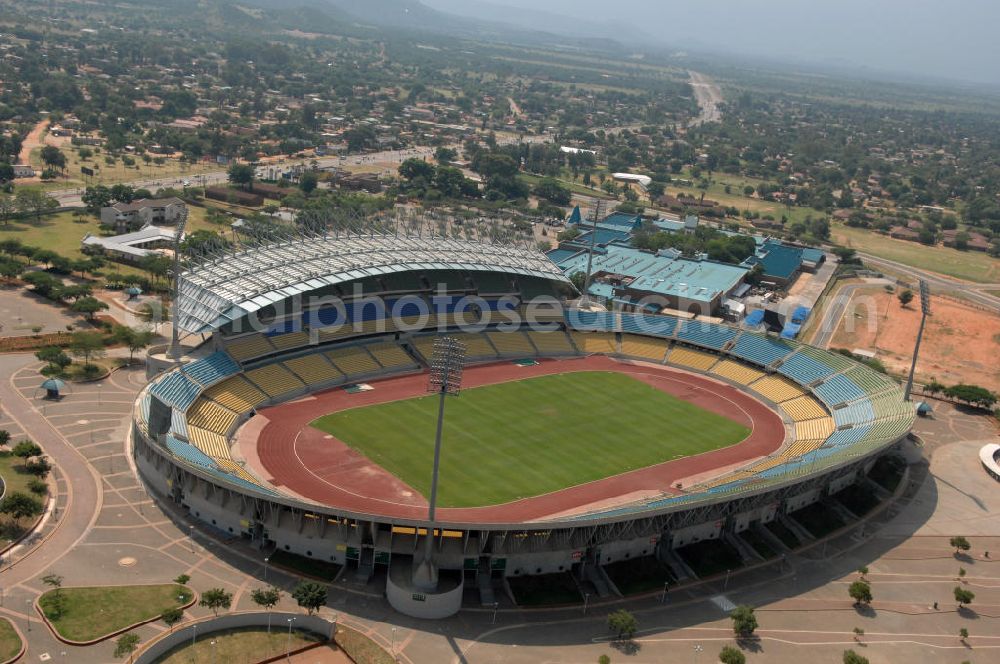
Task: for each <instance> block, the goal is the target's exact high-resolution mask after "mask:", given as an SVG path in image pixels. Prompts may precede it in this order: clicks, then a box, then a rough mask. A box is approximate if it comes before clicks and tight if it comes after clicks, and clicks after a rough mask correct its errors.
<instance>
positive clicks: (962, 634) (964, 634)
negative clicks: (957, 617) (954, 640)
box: [958, 627, 969, 642]
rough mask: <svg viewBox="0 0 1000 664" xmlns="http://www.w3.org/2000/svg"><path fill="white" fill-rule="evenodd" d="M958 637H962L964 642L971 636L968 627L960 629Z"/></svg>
mask: <svg viewBox="0 0 1000 664" xmlns="http://www.w3.org/2000/svg"><path fill="white" fill-rule="evenodd" d="M958 638H959V639H961V640H962V642H965V640H966V639H967V638H969V630H968V629H966V628H965V627H963V628H962V629H960V630H958Z"/></svg>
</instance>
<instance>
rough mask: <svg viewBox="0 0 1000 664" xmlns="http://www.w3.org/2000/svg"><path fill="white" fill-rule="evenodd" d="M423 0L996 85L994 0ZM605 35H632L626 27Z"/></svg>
mask: <svg viewBox="0 0 1000 664" xmlns="http://www.w3.org/2000/svg"><path fill="white" fill-rule="evenodd" d="M423 2H424V3H425V4H426V5H428V6H430V7H434V8H437V9H442V10H446V11H452V12H456V13H459V12H460V13H462V14H464V15H466V16H477V15H484V14H485V11H484V10H485V9H486V7H487V6H489V5H492V6H493V7H496V6H507V7H511V8H518V9H523V10H526V11H544V12H548V13H550V14H557V15H561V16H565V17H572V18H574V19H587V20H590V21H593V22H595V23H600V22H601V21H602V20H613V21H614V22H615V24H616V25H623V24H624V25H628V26H633V27H635V29H636V30H637V34H638V33H641V37H640V40H641V41H642V42H644V43H646V42H648V41H649V40H650V39H652V40H654V43H655V42H659V41H661V38H662V44H660V45H661V46H663V47H664V48H677V49H694V50H698V51H704V52H713V53H719V54H731V55H748V56H754V57H766V58H769V59H775V60H785V61H787V62H789V63H790V64H795V63H800V64H804V65H822V64H827V65H831V66H836V67H838V68H841V69H844V68H847V69H857V70H858V72H859V73H863V72H865V71H869V72H885V73H899V74H905V75H908V76H915V77H923V78H938V79H941V78H943V79H951V80H954V81H964V82H981V83H987V84H990V85H991V86H992V85H995V86H1000V67H998V66H997V65H998V64H1000V40H998V39H997V38H996V35H995V31H996V28H997V26H998V25H1000V3H997V2H992V1H991V0H953V2H951V3H949V5H948V6H947V7H945V6H944V5H943V4H942V3H940V2H937V1H935V0H875V1H874V2H873V1H871V0H841V1H839V2H837V3H829V2H828V3H823V4H817V3H814V2H806V1H804V0H767V2H766V3H749V2H747V1H746V0H715V1H714V2H711V3H691V2H677V1H676V0H633V1H632V2H630V3H627V4H623V5H616V6H614V7H610V6H609V5H608V4H607V3H605V2H600V1H598V0H489V1H488V2H484V0H462V2H457V1H456V0H423ZM477 5H479V7H480V8H479V10H478V11H477ZM456 7H460V9H456ZM484 17H485V16H484ZM489 18H494V16H493V15H490V16H489ZM539 27H540V28H542V29H551V27H550V26H539ZM606 36H613V37H615V38H616V39H618V40H619V41H622V42H624V43H628V42H629V38H628V37H629V36H628V35H627V34H616V35H606Z"/></svg>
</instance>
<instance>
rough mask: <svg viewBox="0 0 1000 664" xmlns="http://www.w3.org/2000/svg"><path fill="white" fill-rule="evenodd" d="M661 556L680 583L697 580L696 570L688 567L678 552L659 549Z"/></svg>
mask: <svg viewBox="0 0 1000 664" xmlns="http://www.w3.org/2000/svg"><path fill="white" fill-rule="evenodd" d="M659 551H660V555H659V556H658V557H659V558H660V560H661V561H662V562H664V563H666V564H667V566H668V567H670V571H671V572H673V573H674V578H675V579H677V581H678V583H680V582H683V581H687V580H688V579H697V578H698V575H697V574H695V573H694V570H693V569H691V568H690V567H688V564H687V563H686V562H684V561H683V560H681V557H680V556H678V555H677V552H676V551H674V550H673V549H666V548H664V547H660V548H659Z"/></svg>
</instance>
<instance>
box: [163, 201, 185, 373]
mask: <svg viewBox="0 0 1000 664" xmlns="http://www.w3.org/2000/svg"><path fill="white" fill-rule="evenodd" d="M187 218H188V211H187V206H186V205H185V206H184V207H183V208H181V215H180V219H178V220H177V231H176V232H175V233H174V264H173V267H172V268H171V270H172V271H173V275H172V276H173V281H174V283H173V291H174V301H173V306H172V307H171V312H170V313H171V316H170V321H171V322H170V348H168V349H167V358H168V359H171V360H180V359H181V357H182V356H183V355H184V349H183V348H181V341H180V330H179V328H178V326H177V323H178V321H179V320H180V312H179V311H178V307H177V303H178V302H179V301H180V280H181V240H182V239H183V237H184V227H185V226H186V225H187Z"/></svg>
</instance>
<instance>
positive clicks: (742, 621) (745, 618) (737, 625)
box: [729, 604, 757, 639]
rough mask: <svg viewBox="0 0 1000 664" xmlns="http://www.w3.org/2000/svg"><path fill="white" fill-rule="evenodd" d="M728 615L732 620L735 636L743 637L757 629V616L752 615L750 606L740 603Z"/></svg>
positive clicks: (747, 636)
mask: <svg viewBox="0 0 1000 664" xmlns="http://www.w3.org/2000/svg"><path fill="white" fill-rule="evenodd" d="M729 617H730V618H732V620H733V633H734V634H736V636H738V637H740V638H743V639H745V638H749V637H751V636H753V633H754V630H756V629H757V616H755V615H754V613H753V607H752V606H747V605H746V604H741V605H740V606H737V607H736V608H735V609H733V610H732V612H731V613H730V614H729Z"/></svg>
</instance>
